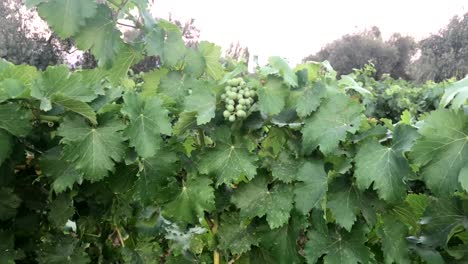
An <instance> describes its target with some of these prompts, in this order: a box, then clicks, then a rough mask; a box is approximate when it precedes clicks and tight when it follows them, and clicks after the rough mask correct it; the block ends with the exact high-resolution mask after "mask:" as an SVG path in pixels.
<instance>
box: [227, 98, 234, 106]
mask: <svg viewBox="0 0 468 264" xmlns="http://www.w3.org/2000/svg"><path fill="white" fill-rule="evenodd" d="M227 103H228V105H234V104H235V102H234V100H232V99H229V100H228V102H227Z"/></svg>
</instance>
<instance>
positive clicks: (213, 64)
mask: <svg viewBox="0 0 468 264" xmlns="http://www.w3.org/2000/svg"><path fill="white" fill-rule="evenodd" d="M198 50H199V51H200V52H201V54H202V55H203V58H204V59H205V63H206V68H205V72H206V74H208V76H210V77H211V78H213V79H214V80H219V79H221V77H222V76H223V67H222V66H221V63H220V59H221V47H219V46H216V45H215V44H213V43H210V42H207V41H202V42H200V43H199V44H198Z"/></svg>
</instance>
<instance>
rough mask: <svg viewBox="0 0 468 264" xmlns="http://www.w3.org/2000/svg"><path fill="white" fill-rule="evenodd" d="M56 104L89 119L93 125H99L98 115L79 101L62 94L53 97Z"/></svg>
mask: <svg viewBox="0 0 468 264" xmlns="http://www.w3.org/2000/svg"><path fill="white" fill-rule="evenodd" d="M52 101H53V102H54V104H57V105H60V106H61V107H63V108H64V109H65V110H67V111H71V112H74V113H76V114H79V115H81V116H83V117H84V118H86V119H88V120H89V121H90V122H91V123H92V124H93V125H96V124H97V120H96V113H95V112H94V110H93V108H91V106H89V105H88V104H87V103H85V102H82V101H78V100H75V99H72V98H69V97H66V96H63V95H61V94H57V95H54V96H53V97H52Z"/></svg>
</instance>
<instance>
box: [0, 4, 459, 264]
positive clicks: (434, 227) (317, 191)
mask: <svg viewBox="0 0 468 264" xmlns="http://www.w3.org/2000/svg"><path fill="white" fill-rule="evenodd" d="M101 2H102V1H101ZM28 3H29V4H30V5H31V6H37V8H38V11H39V14H40V15H41V16H42V17H43V18H44V19H46V20H47V22H48V23H49V25H50V26H51V27H52V29H53V30H54V31H55V32H56V33H57V34H58V35H59V36H61V37H63V38H69V37H71V38H73V39H74V40H75V41H76V43H77V45H78V47H80V48H81V49H90V50H91V52H92V53H93V55H94V56H95V57H96V58H97V60H98V64H99V65H100V67H99V68H96V69H88V70H77V71H73V72H71V71H70V70H69V69H68V68H67V67H66V66H53V67H48V68H47V69H46V70H44V71H40V70H37V69H36V68H35V67H32V66H28V65H13V64H11V63H9V62H6V61H1V62H0V146H1V148H0V165H1V167H0V263H41V264H42V263H48V264H49V263H80V264H81V263H215V264H217V263H426V262H427V263H466V262H467V261H468V252H467V251H466V248H467V247H468V225H467V223H468V194H467V191H468V167H467V164H468V144H467V143H468V136H467V134H468V115H467V112H468V110H467V109H466V102H467V98H468V94H467V89H468V79H464V80H462V81H459V82H455V83H452V84H450V86H449V87H448V88H446V89H443V91H442V92H441V93H440V96H438V97H437V99H435V100H437V102H438V103H437V105H436V106H434V107H437V110H435V111H432V112H430V113H425V114H424V115H420V114H419V113H418V112H414V111H413V110H411V109H410V111H407V112H405V113H404V114H403V115H402V118H401V120H400V121H399V122H392V121H391V120H388V119H380V118H379V119H376V118H374V117H375V116H376V115H371V114H369V113H368V112H369V110H368V109H369V107H370V105H372V103H373V102H377V103H379V101H378V98H377V97H378V96H377V95H378V92H376V91H375V90H373V89H371V88H372V87H373V86H374V85H372V84H370V82H371V81H370V80H367V81H366V79H365V75H366V74H365V73H356V76H354V75H350V76H343V77H342V78H341V79H340V80H338V79H337V77H336V74H337V73H336V72H335V71H334V70H333V69H332V68H331V67H330V65H329V64H328V63H327V62H324V63H307V64H303V65H299V66H297V67H296V68H294V69H292V68H290V66H289V65H288V64H287V63H286V62H285V61H284V60H283V59H281V58H280V57H271V58H270V59H269V63H268V65H267V66H264V67H258V68H257V69H256V71H255V73H253V74H249V73H247V72H246V67H245V66H244V65H243V64H235V63H233V62H231V63H229V64H228V65H227V66H228V67H223V65H222V64H221V63H220V59H221V58H220V53H221V52H220V48H219V47H217V46H215V45H214V44H212V43H209V42H205V41H202V42H200V43H199V44H198V45H197V46H196V47H187V46H186V45H185V44H184V41H183V39H182V33H181V31H180V29H179V28H178V27H177V26H176V25H173V24H171V23H169V22H168V21H164V20H154V19H153V18H152V17H151V16H150V15H149V14H148V12H147V11H146V3H145V2H144V1H137V0H135V1H127V0H124V1H119V0H114V1H109V4H97V3H96V2H95V1H94V0H82V1H79V2H78V1H76V2H75V1H64V0H47V1H46V0H30V1H29V2H28ZM134 8H137V9H138V10H139V15H138V16H136V15H135V12H131V13H130V10H132V9H134ZM56 14H69V16H56ZM118 18H127V19H128V20H131V21H133V22H134V26H136V27H139V28H140V29H141V30H142V31H143V32H144V33H142V34H141V35H140V37H139V38H136V39H134V40H133V41H132V42H130V41H128V42H125V41H124V40H123V39H122V38H121V32H120V31H119V30H118V29H117V27H116V22H117V21H118V20H117V19H118ZM144 55H149V56H157V57H159V59H160V61H161V67H160V68H159V69H156V70H153V71H150V72H146V73H137V74H131V73H130V74H129V68H130V67H131V66H132V65H134V64H135V63H137V62H138V61H139V60H140V59H141V58H142V57H143V56H144ZM369 70H371V69H369ZM376 90H377V91H378V89H376ZM241 91H242V92H241ZM234 95H235V96H236V98H234ZM240 95H242V97H241V96H240ZM223 97H224V99H223ZM376 98H377V101H375V100H376ZM241 99H242V100H243V101H242V100H241ZM246 99H247V101H248V103H247V102H246ZM250 99H252V100H250ZM229 100H232V101H233V104H231V102H230V101H229ZM241 102H243V103H241ZM229 105H234V109H233V110H232V111H230V109H228V108H227V107H229ZM238 106H240V107H238ZM244 106H245V108H244ZM365 106H368V108H367V109H366V107H365ZM236 108H239V109H236ZM226 110H227V111H228V112H229V113H228V114H229V116H227V114H225V113H224V111H226ZM240 110H242V111H243V112H244V113H241V112H240ZM411 111H412V112H413V113H414V114H415V116H414V117H412V116H411ZM418 111H419V110H418ZM366 113H367V114H368V115H367V116H366ZM244 114H245V115H244ZM380 114H382V115H383V114H385V113H379V115H380ZM232 116H234V117H236V118H235V120H229V119H233V118H231V117H232ZM237 117H241V118H237ZM378 117H379V116H378ZM226 119H227V120H226ZM230 121H232V122H230Z"/></svg>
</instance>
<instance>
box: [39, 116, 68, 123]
mask: <svg viewBox="0 0 468 264" xmlns="http://www.w3.org/2000/svg"><path fill="white" fill-rule="evenodd" d="M39 119H40V120H44V121H51V122H60V120H62V117H60V116H51V115H40V116H39Z"/></svg>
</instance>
